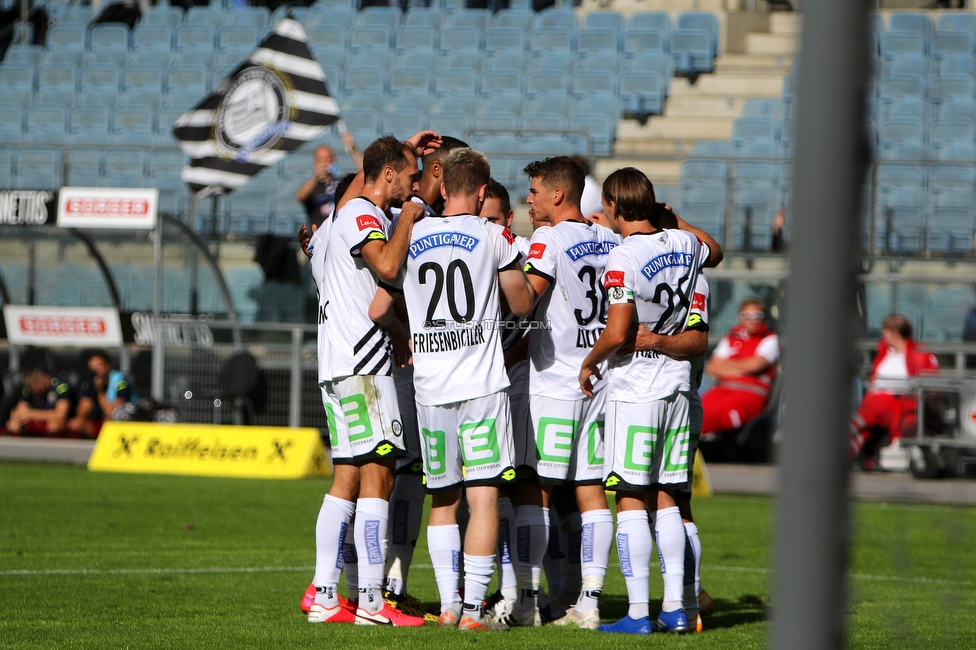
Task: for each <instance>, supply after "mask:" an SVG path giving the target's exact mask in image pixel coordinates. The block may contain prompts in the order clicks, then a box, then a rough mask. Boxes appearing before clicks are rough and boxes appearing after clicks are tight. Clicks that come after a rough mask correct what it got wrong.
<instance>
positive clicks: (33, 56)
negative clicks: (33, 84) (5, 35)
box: [3, 42, 45, 68]
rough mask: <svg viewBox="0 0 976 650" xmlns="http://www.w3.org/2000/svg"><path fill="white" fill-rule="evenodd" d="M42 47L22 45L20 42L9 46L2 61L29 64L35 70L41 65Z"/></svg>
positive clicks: (43, 51)
mask: <svg viewBox="0 0 976 650" xmlns="http://www.w3.org/2000/svg"><path fill="white" fill-rule="evenodd" d="M44 53H45V50H44V46H43V45H30V44H27V45H22V44H21V43H20V42H16V43H13V44H11V46H10V47H9V48H8V49H7V54H6V55H5V56H4V58H3V60H4V61H5V62H6V63H7V64H10V63H30V64H31V65H32V66H34V67H35V68H36V67H37V66H39V65H40V64H41V59H43V58H44Z"/></svg>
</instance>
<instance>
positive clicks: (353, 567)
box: [342, 517, 359, 602]
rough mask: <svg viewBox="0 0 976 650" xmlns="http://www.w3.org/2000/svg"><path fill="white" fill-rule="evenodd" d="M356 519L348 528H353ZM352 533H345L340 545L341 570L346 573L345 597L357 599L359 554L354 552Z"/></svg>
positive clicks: (354, 541) (354, 542)
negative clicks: (344, 539)
mask: <svg viewBox="0 0 976 650" xmlns="http://www.w3.org/2000/svg"><path fill="white" fill-rule="evenodd" d="M355 526H356V519H355V517H353V521H352V523H351V524H349V529H350V530H355ZM354 537H355V535H354V534H353V533H347V534H346V543H345V545H343V547H342V557H343V558H344V559H343V562H342V571H343V572H344V573H345V574H346V598H348V599H349V600H352V601H356V602H358V601H359V556H358V555H357V554H356V540H355V539H354Z"/></svg>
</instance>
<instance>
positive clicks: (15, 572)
mask: <svg viewBox="0 0 976 650" xmlns="http://www.w3.org/2000/svg"><path fill="white" fill-rule="evenodd" d="M610 567H611V568H617V567H619V565H618V564H617V563H611V564H610ZM410 568H411V569H422V570H428V571H429V570H431V569H433V568H434V567H433V565H431V564H411V565H410ZM313 570H314V567H311V566H265V567H203V568H196V569H191V568H187V569H152V568H150V569H11V570H6V571H0V576H54V575H162V574H170V575H193V574H206V573H297V572H303V571H308V572H312V571H313ZM702 570H703V571H726V572H736V573H762V574H768V573H772V570H771V569H764V568H761V567H744V566H719V565H707V564H706V565H702ZM850 577H852V578H854V579H855V580H876V581H882V582H904V583H910V584H932V585H956V586H960V587H972V586H974V585H976V582H974V581H972V580H943V579H939V578H908V577H903V576H876V575H869V574H864V573H853V574H850Z"/></svg>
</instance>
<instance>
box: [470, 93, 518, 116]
mask: <svg viewBox="0 0 976 650" xmlns="http://www.w3.org/2000/svg"><path fill="white" fill-rule="evenodd" d="M522 97H523V96H522V95H521V94H517V95H503V94H495V95H488V96H484V97H481V98H479V100H478V107H477V112H478V113H515V114H516V115H518V116H519V118H521V117H522V115H523V114H524V113H525V101H524V100H523V99H522Z"/></svg>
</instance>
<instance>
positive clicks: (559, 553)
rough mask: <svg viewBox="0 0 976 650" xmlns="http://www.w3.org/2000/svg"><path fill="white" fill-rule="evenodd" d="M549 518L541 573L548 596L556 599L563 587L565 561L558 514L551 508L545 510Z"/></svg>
mask: <svg viewBox="0 0 976 650" xmlns="http://www.w3.org/2000/svg"><path fill="white" fill-rule="evenodd" d="M546 516H547V517H548V518H549V536H548V538H549V541H548V543H547V544H546V552H545V553H544V554H543V555H542V571H543V573H545V574H546V585H547V586H548V587H549V595H550V596H552V597H554V598H555V597H556V595H557V594H559V592H560V590H561V589H562V587H563V562H564V561H565V559H566V553H565V552H564V551H565V549H564V548H562V547H561V544H562V541H563V540H562V531H561V530H560V529H559V513H558V512H556V509H555V508H554V507H553V506H551V505H550V506H549V509H548V510H546Z"/></svg>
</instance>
